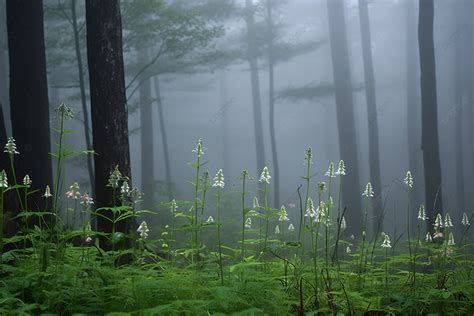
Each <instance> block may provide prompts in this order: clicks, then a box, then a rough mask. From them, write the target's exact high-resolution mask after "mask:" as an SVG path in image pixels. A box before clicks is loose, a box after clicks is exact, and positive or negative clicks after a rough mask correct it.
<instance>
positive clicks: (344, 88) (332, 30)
mask: <svg viewBox="0 0 474 316" xmlns="http://www.w3.org/2000/svg"><path fill="white" fill-rule="evenodd" d="M343 5H344V1H343V0H328V1H327V7H328V22H329V37H330V44H331V56H332V68H333V76H334V90H335V97H336V114H337V128H338V132H339V151H340V155H341V158H342V159H344V161H345V162H346V167H347V175H346V176H345V177H343V178H342V179H343V181H344V188H345V190H344V192H343V201H344V207H346V206H347V211H346V214H347V216H348V217H349V218H351V219H353V222H352V225H351V226H350V227H349V230H350V231H351V233H357V234H360V230H361V227H362V207H361V200H360V196H361V195H360V192H361V187H360V183H359V169H358V166H359V162H358V158H357V142H356V136H355V135H356V133H355V121H354V103H353V99H352V84H351V73H350V65H349V52H348V48H347V35H346V22H345V17H344V6H343ZM375 190H376V191H379V192H380V188H375Z"/></svg>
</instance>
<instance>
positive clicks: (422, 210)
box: [418, 204, 428, 221]
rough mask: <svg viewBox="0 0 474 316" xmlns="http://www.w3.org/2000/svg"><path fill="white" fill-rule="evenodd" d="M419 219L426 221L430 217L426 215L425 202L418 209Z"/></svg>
mask: <svg viewBox="0 0 474 316" xmlns="http://www.w3.org/2000/svg"><path fill="white" fill-rule="evenodd" d="M418 219H419V220H422V221H426V220H427V219H428V217H427V216H426V209H425V206H424V205H423V204H421V205H420V208H419V209H418Z"/></svg>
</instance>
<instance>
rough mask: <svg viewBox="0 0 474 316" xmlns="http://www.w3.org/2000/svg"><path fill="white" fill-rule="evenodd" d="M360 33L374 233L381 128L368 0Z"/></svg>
mask: <svg viewBox="0 0 474 316" xmlns="http://www.w3.org/2000/svg"><path fill="white" fill-rule="evenodd" d="M359 18H360V32H361V39H362V57H363V59H364V78H365V98H366V101H367V118H368V124H369V126H368V131H369V165H370V181H372V185H373V186H374V187H375V188H378V189H377V190H378V192H376V194H375V197H374V199H373V200H372V208H373V210H374V222H373V224H374V227H373V231H374V232H377V229H381V228H382V226H380V227H379V222H380V221H381V220H382V204H383V203H382V192H381V190H382V180H381V176H380V155H379V126H378V118H377V100H376V96H375V76H374V65H373V61H372V48H371V36H370V22H369V9H368V7H367V0H359Z"/></svg>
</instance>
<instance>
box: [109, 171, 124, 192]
mask: <svg viewBox="0 0 474 316" xmlns="http://www.w3.org/2000/svg"><path fill="white" fill-rule="evenodd" d="M120 180H122V173H121V172H120V170H119V167H118V166H115V168H114V171H112V172H111V173H110V176H109V181H108V183H107V186H109V187H112V188H113V189H117V188H118V187H119V182H120Z"/></svg>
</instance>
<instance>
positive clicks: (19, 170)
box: [6, 0, 52, 210]
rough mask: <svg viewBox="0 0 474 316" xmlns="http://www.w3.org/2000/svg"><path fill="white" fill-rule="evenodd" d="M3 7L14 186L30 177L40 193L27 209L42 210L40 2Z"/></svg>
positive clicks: (46, 139) (45, 142) (46, 147)
mask: <svg viewBox="0 0 474 316" xmlns="http://www.w3.org/2000/svg"><path fill="white" fill-rule="evenodd" d="M6 5H7V6H6V8H7V29H8V47H9V61H10V108H11V121H12V134H13V137H14V138H15V140H16V143H17V147H18V151H19V152H20V154H19V155H15V169H16V175H17V179H18V182H21V180H22V179H23V177H24V176H25V175H26V174H28V175H29V176H30V178H31V180H32V181H33V186H34V187H35V188H38V189H39V190H40V191H38V192H37V193H35V194H33V195H31V196H30V198H29V203H28V205H29V206H30V208H32V209H34V210H38V209H39V210H42V209H44V208H43V206H44V201H45V200H44V199H43V198H41V194H42V192H41V191H44V188H45V187H46V185H51V184H52V164H51V157H50V155H49V152H51V142H50V130H49V102H48V86H47V79H46V56H45V46H44V31H43V1H41V0H38V1H27V0H9V1H7V2H6ZM40 192H41V193H40Z"/></svg>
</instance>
